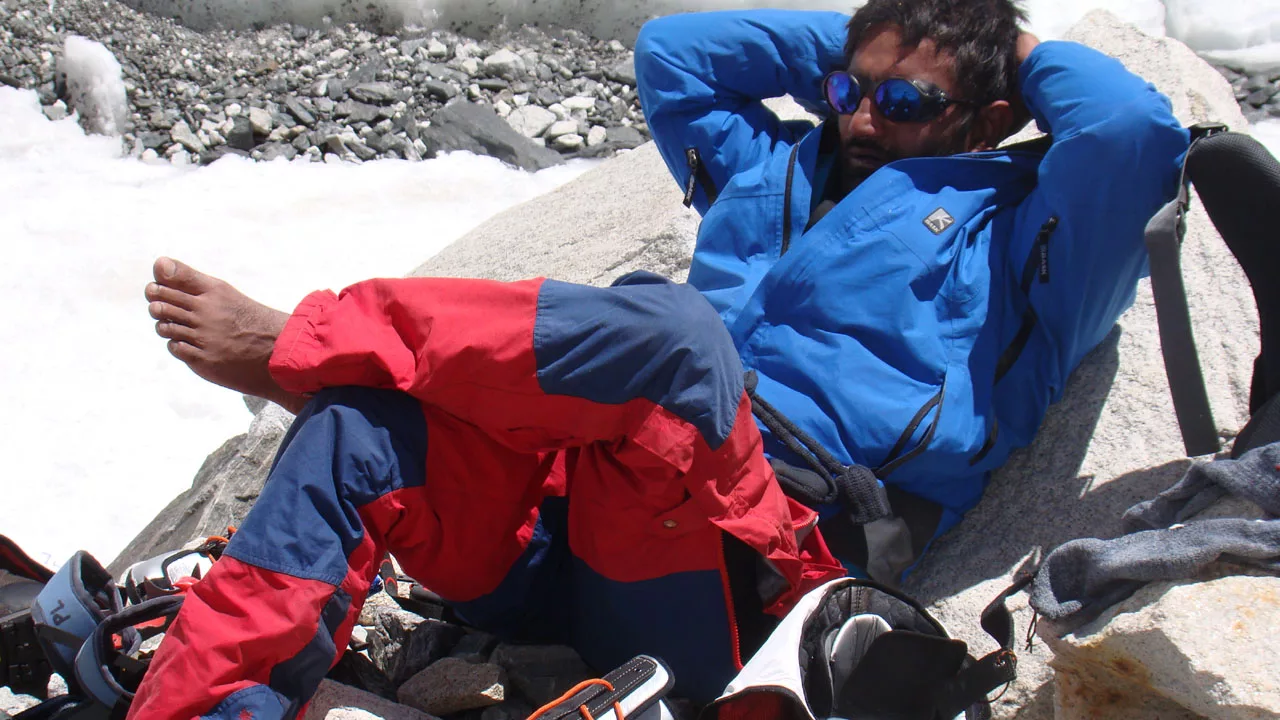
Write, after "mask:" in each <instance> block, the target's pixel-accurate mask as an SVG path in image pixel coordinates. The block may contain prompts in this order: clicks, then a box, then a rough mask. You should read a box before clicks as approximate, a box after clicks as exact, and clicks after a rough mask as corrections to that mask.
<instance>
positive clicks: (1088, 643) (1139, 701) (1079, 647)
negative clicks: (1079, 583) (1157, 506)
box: [1039, 576, 1280, 720]
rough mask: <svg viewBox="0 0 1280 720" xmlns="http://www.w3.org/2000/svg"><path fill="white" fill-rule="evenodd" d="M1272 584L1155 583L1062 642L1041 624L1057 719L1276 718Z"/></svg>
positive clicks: (1226, 580) (1279, 602)
mask: <svg viewBox="0 0 1280 720" xmlns="http://www.w3.org/2000/svg"><path fill="white" fill-rule="evenodd" d="M1276 627H1280V590H1278V589H1277V583H1276V579H1275V578H1274V577H1250V576H1235V577H1223V578H1219V579H1216V580H1211V581H1207V582H1200V583H1155V584H1152V585H1149V586H1147V587H1145V588H1143V589H1142V590H1140V591H1139V592H1138V593H1136V594H1135V595H1134V596H1132V597H1131V598H1129V599H1128V600H1125V601H1124V602H1122V603H1120V604H1119V605H1117V606H1116V607H1114V608H1112V609H1111V610H1109V611H1107V612H1106V613H1105V614H1104V615H1103V616H1102V617H1100V618H1098V619H1097V620H1096V621H1094V622H1093V623H1090V624H1089V625H1087V626H1085V627H1082V628H1080V629H1078V630H1077V631H1075V632H1074V633H1071V634H1069V635H1067V636H1066V637H1063V638H1058V637H1056V635H1055V633H1054V632H1053V631H1052V627H1051V625H1050V624H1048V623H1042V624H1041V626H1040V628H1039V635H1040V637H1042V638H1043V639H1044V640H1045V641H1046V642H1047V643H1048V644H1049V646H1050V647H1051V648H1052V649H1053V652H1054V659H1053V661H1052V665H1053V667H1054V668H1055V670H1056V671H1057V696H1056V701H1057V705H1058V707H1059V711H1058V713H1057V714H1056V715H1055V718H1056V720H1084V718H1094V717H1119V716H1120V715H1119V714H1118V713H1116V712H1115V711H1114V708H1115V706H1117V705H1121V704H1123V705H1124V706H1127V707H1130V708H1147V710H1146V712H1145V713H1144V714H1142V715H1138V714H1136V713H1134V712H1132V711H1130V712H1126V713H1124V715H1123V716H1124V717H1126V718H1131V717H1150V718H1155V717H1160V718H1170V717H1187V718H1211V719H1213V720H1219V719H1221V720H1227V719H1232V720H1234V719H1236V718H1259V717H1280V685H1277V683H1276V678H1277V677H1280V647H1278V646H1277V645H1276V642H1275V628H1276Z"/></svg>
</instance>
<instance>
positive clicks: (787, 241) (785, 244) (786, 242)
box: [778, 143, 800, 257]
mask: <svg viewBox="0 0 1280 720" xmlns="http://www.w3.org/2000/svg"><path fill="white" fill-rule="evenodd" d="M799 152H800V143H796V144H795V145H792V146H791V157H790V158H789V159H788V160H787V186H786V188H785V189H784V190H783V193H784V195H783V197H782V252H780V253H778V256H779V257H781V256H783V255H786V254H787V248H789V247H790V246H791V181H792V179H793V178H794V177H795V174H796V155H797V154H798V153H799Z"/></svg>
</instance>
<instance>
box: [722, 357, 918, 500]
mask: <svg viewBox="0 0 1280 720" xmlns="http://www.w3.org/2000/svg"><path fill="white" fill-rule="evenodd" d="M758 382H759V378H758V377H757V376H756V374H755V372H748V373H747V376H746V381H745V388H746V391H747V396H748V397H750V398H751V412H752V414H754V415H755V416H756V418H757V419H759V420H760V422H761V423H763V424H764V426H765V427H767V428H769V431H770V432H771V433H773V436H774V437H776V438H777V439H778V441H779V442H781V443H782V444H783V445H786V446H787V448H788V449H789V450H791V451H792V452H794V453H795V454H796V455H797V456H799V457H800V458H802V459H803V460H804V461H805V463H806V464H807V465H808V466H809V469H802V468H796V467H794V466H792V465H788V464H787V463H784V462H782V461H779V460H774V461H771V464H772V465H773V468H774V473H775V474H777V475H778V482H779V483H781V484H782V489H783V490H784V491H786V493H787V494H788V495H790V496H791V497H793V498H795V499H796V500H799V501H800V502H802V503H805V504H806V505H809V506H814V505H825V504H832V503H839V504H840V505H841V506H842V507H844V508H845V509H846V511H847V512H848V513H849V515H850V517H851V519H852V521H853V522H854V523H855V524H857V525H865V524H867V523H870V522H874V521H876V520H879V519H881V518H886V517H890V516H891V515H892V514H893V510H892V509H891V508H890V507H889V495H888V493H887V492H886V491H885V488H884V486H883V485H882V484H880V481H879V480H878V479H876V475H875V473H874V472H872V471H871V469H870V468H868V467H865V466H863V465H844V464H843V463H841V462H840V461H839V460H836V458H835V457H834V456H832V455H831V453H830V452H828V451H827V449H826V448H824V447H822V444H821V443H819V442H818V441H817V440H814V439H813V438H812V437H810V436H809V434H808V433H806V432H805V431H803V430H801V429H800V428H799V427H798V426H796V424H795V423H794V422H792V421H791V420H790V419H789V418H787V417H786V416H785V415H783V414H782V413H781V412H779V411H778V409H777V408H775V407H773V406H772V405H770V404H769V403H768V402H767V401H765V400H764V399H763V398H761V397H760V395H759V394H758V393H756V386H757V384H758Z"/></svg>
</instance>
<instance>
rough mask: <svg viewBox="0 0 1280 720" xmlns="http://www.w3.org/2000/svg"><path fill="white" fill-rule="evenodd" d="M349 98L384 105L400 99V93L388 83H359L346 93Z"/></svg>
mask: <svg viewBox="0 0 1280 720" xmlns="http://www.w3.org/2000/svg"><path fill="white" fill-rule="evenodd" d="M347 94H349V95H350V96H351V97H353V98H355V99H356V100H359V101H361V102H366V103H374V104H377V105H386V104H388V103H393V102H395V101H397V100H399V99H400V91H399V90H397V89H396V86H395V85H392V84H391V83H388V82H366V83H360V84H359V85H356V86H355V87H353V88H351V89H350V90H348V91H347Z"/></svg>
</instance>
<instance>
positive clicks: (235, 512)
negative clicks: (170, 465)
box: [107, 404, 293, 577]
mask: <svg viewBox="0 0 1280 720" xmlns="http://www.w3.org/2000/svg"><path fill="white" fill-rule="evenodd" d="M292 422H293V416H292V415H291V414H289V413H288V412H286V411H285V410H284V409H283V408H281V407H280V406H278V405H275V404H269V405H267V406H266V407H265V408H264V409H263V410H262V411H261V412H259V413H258V414H257V415H255V416H254V419H253V422H252V423H251V424H250V425H249V431H248V432H247V433H245V434H244V435H238V436H236V437H234V438H231V439H230V440H228V441H227V442H225V443H223V445H222V447H220V448H218V449H217V450H216V451H214V453H213V454H212V455H210V456H209V457H208V458H207V459H206V460H205V461H204V465H203V466H201V468H200V471H199V472H198V473H196V477H195V480H194V481H192V484H191V489H190V490H188V491H186V492H184V493H182V494H181V495H179V496H178V497H176V498H174V500H173V501H172V502H170V503H169V505H168V506H166V507H165V509H164V510H161V511H160V514H159V515H157V516H156V518H155V519H154V520H152V521H151V523H150V524H148V525H147V527H146V528H144V529H143V530H142V532H140V533H138V535H137V537H135V538H134V539H133V540H132V541H131V542H130V543H129V544H128V546H126V547H125V549H124V550H122V551H121V552H120V554H119V555H118V556H116V559H115V560H113V561H112V562H111V564H110V565H108V566H107V569H109V570H110V571H111V574H112V575H114V576H116V577H119V575H120V573H122V572H124V570H125V569H126V568H128V567H129V566H130V565H132V564H133V563H135V562H138V561H140V560H145V559H147V558H151V557H155V556H156V555H158V554H159V553H161V552H165V551H168V550H173V549H174V548H177V547H182V546H184V545H186V544H187V543H189V542H191V541H193V540H198V541H203V540H204V539H205V538H207V537H208V536H210V535H221V534H224V533H226V530H227V526H228V525H234V526H239V525H241V524H242V523H243V522H244V518H245V516H246V515H248V513H249V508H250V507H252V506H253V501H254V500H256V499H257V498H258V493H259V492H261V491H262V485H263V483H264V482H265V481H266V479H267V471H268V470H269V469H270V467H271V463H272V461H273V460H274V459H275V454H276V449H277V448H279V447H280V441H281V440H282V439H283V438H284V434H285V432H286V431H287V430H288V429H289V425H290V424H292Z"/></svg>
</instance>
